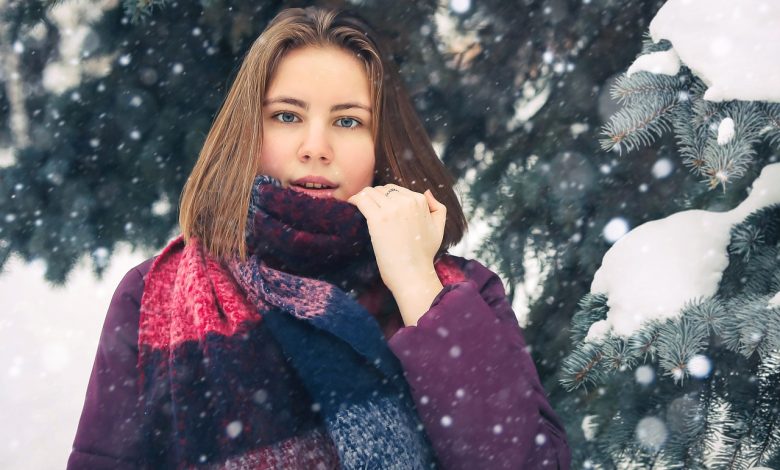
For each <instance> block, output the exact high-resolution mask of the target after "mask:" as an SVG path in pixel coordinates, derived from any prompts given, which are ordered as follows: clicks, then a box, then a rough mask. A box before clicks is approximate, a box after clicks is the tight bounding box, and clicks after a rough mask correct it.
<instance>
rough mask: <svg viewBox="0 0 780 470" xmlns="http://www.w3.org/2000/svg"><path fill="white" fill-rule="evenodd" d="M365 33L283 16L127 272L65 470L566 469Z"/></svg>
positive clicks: (448, 191)
mask: <svg viewBox="0 0 780 470" xmlns="http://www.w3.org/2000/svg"><path fill="white" fill-rule="evenodd" d="M387 57H388V56H387V55H386V53H385V51H384V49H383V48H382V46H381V45H380V43H379V40H378V37H377V35H376V33H375V32H374V30H373V28H371V26H370V25H368V24H367V23H366V22H365V21H364V20H363V19H361V18H360V17H358V16H356V15H355V14H352V13H348V12H337V11H332V10H327V9H321V8H307V9H288V10H284V11H283V12H281V13H280V14H279V15H278V16H277V17H276V18H275V19H274V20H273V21H272V22H271V23H270V24H269V26H268V27H267V28H266V30H265V31H264V32H263V33H262V34H261V36H260V37H259V38H258V39H257V40H256V41H255V43H254V44H253V45H252V47H251V49H250V50H249V52H248V53H247V55H246V57H245V59H244V61H243V63H242V66H241V68H240V70H239V73H238V75H237V77H236V80H235V83H234V84H233V86H232V87H231V89H230V91H229V92H228V95H227V97H226V100H225V102H224V104H223V106H222V109H221V110H220V112H219V114H218V116H217V117H216V120H215V122H214V124H213V126H212V128H211V130H210V132H209V134H208V136H207V138H206V142H205V144H204V146H203V149H202V151H201V153H200V156H199V159H198V161H197V163H196V165H195V167H194V169H193V171H192V174H191V175H190V177H189V179H188V181H187V183H186V185H185V188H184V191H183V194H182V199H181V203H180V225H181V229H182V235H180V236H179V237H177V238H176V239H174V240H173V241H171V242H170V243H169V245H168V246H167V247H165V248H164V249H163V250H162V252H161V253H160V254H159V255H158V256H155V257H154V258H152V259H149V260H147V261H145V262H144V263H142V264H141V265H139V266H137V267H135V268H133V269H132V270H130V272H128V274H127V275H126V276H125V278H124V279H123V280H122V282H121V283H120V285H119V287H118V288H117V291H116V293H115V295H114V298H113V300H112V303H111V306H110V307H109V311H108V314H107V318H106V323H105V325H104V327H103V332H102V335H101V338H100V345H99V349H98V354H97V357H96V360H95V365H94V368H93V372H92V376H91V378H90V383H89V386H88V391H87V398H86V401H85V405H84V411H83V413H82V417H81V422H80V424H79V429H78V431H77V434H76V438H75V442H74V448H73V452H72V454H71V457H70V460H69V462H68V467H69V468H147V467H148V468H159V467H171V468H190V467H199V466H203V467H207V468H247V469H248V468H280V469H281V468H284V469H288V468H301V469H310V468H324V469H329V468H350V469H351V468H361V469H363V468H372V469H373V468H377V469H385V468H398V469H414V468H446V469H458V468H478V467H482V468H568V467H569V449H568V447H567V444H566V438H565V432H564V430H563V428H562V427H561V424H560V421H559V420H558V418H557V417H556V416H555V414H554V412H553V411H552V409H551V408H550V405H549V403H548V402H547V400H546V398H545V395H544V391H543V389H542V387H541V385H540V383H539V379H538V376H537V373H536V370H535V368H534V366H533V363H532V361H531V358H530V356H529V354H528V353H527V351H526V349H525V342H524V340H523V337H522V332H521V330H520V327H519V326H518V324H517V321H516V319H515V316H514V314H513V312H512V309H511V307H510V305H509V302H508V300H507V298H506V296H505V294H504V289H503V286H502V284H501V281H500V279H499V278H498V276H496V275H495V274H494V273H492V272H490V271H489V270H488V269H487V268H485V267H484V266H482V265H481V264H480V263H478V262H477V261H474V260H466V259H464V258H460V257H457V256H452V255H449V254H447V253H446V250H447V248H449V247H450V246H452V245H454V244H455V243H457V242H458V241H459V240H460V239H461V237H462V235H463V231H464V230H465V228H466V221H465V218H464V216H463V213H462V210H461V208H460V205H459V203H458V200H457V197H456V195H455V193H454V192H453V189H452V185H453V180H452V177H451V176H450V175H449V174H448V172H447V170H446V168H445V167H444V166H443V165H442V164H441V162H440V161H439V159H438V158H437V156H436V154H435V153H434V151H433V148H432V146H431V143H430V140H429V138H428V136H427V135H426V133H425V131H424V128H423V126H422V125H421V123H420V121H419V119H418V117H417V116H416V114H415V112H414V109H413V107H412V105H411V103H410V100H409V98H408V96H407V95H406V94H405V92H404V91H403V88H402V86H401V80H400V78H399V75H398V73H397V71H396V70H395V69H394V67H393V64H392V62H391V61H390V60H387Z"/></svg>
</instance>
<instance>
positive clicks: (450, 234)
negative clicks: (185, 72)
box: [179, 7, 467, 260]
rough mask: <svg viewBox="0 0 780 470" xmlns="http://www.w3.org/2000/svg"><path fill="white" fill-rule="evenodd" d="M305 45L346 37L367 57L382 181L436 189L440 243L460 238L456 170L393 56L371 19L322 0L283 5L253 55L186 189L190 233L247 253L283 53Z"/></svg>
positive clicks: (218, 251) (223, 254) (183, 211)
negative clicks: (437, 145)
mask: <svg viewBox="0 0 780 470" xmlns="http://www.w3.org/2000/svg"><path fill="white" fill-rule="evenodd" d="M306 46H336V47H340V48H342V49H344V50H347V51H351V52H353V53H355V54H356V55H357V56H358V58H359V59H360V60H362V61H363V62H364V63H365V66H366V72H367V74H368V77H369V83H370V85H371V101H372V107H373V108H374V109H375V110H378V112H377V113H376V114H375V115H376V116H377V117H378V118H375V119H372V129H371V132H372V136H373V137H374V145H375V155H376V164H375V177H374V185H381V184H388V183H394V184H398V185H399V186H403V187H406V188H409V189H411V190H413V191H416V192H420V193H421V192H424V191H425V190H426V189H430V190H431V192H432V193H433V195H434V197H436V199H437V200H439V201H440V202H442V203H443V204H444V205H445V206H447V221H446V224H445V228H444V239H443V240H442V244H441V247H440V250H439V252H440V253H441V252H443V251H444V250H446V249H447V248H449V247H450V246H452V245H455V244H456V243H458V241H460V239H461V238H462V237H463V234H464V232H465V231H466V229H467V222H466V218H465V216H464V215H463V209H462V208H461V206H460V203H459V201H458V198H457V196H456V194H455V192H454V191H453V184H454V179H453V178H452V176H451V174H450V173H449V171H448V170H447V168H446V167H445V166H444V165H443V164H442V162H441V160H439V158H438V157H437V156H436V153H435V151H434V150H433V146H432V145H431V141H430V139H429V137H428V134H427V133H426V132H425V128H424V127H423V125H422V123H421V122H420V119H419V117H418V116H417V113H416V112H415V110H414V107H413V106H412V103H411V101H410V99H409V96H408V95H407V93H406V92H405V90H404V87H403V85H402V82H401V78H400V75H399V74H398V71H397V70H396V68H395V64H394V62H393V61H392V59H391V58H390V56H389V55H386V54H387V53H386V51H385V49H384V48H383V46H382V45H381V44H380V39H379V37H378V35H377V33H376V32H375V30H374V29H373V28H372V27H371V26H370V25H369V24H368V23H367V22H366V21H365V20H364V19H362V18H361V17H360V16H358V15H357V14H355V13H353V12H349V11H344V10H342V11H339V10H331V9H325V8H321V7H308V8H305V9H301V8H289V9H286V10H283V11H281V12H280V13H279V14H278V15H277V16H276V17H275V18H274V19H273V20H272V21H271V22H270V23H269V25H268V26H267V27H266V29H265V30H264V31H263V33H262V34H261V35H260V36H259V37H258V38H257V39H256V40H255V42H254V43H253V44H252V46H251V47H250V49H249V51H248V52H247V54H246V56H245V57H244V60H243V62H242V63H241V67H240V69H239V71H238V74H237V75H236V78H235V81H234V82H233V85H232V86H231V87H230V90H229V91H228V94H227V97H226V98H225V101H224V102H223V104H222V106H221V109H220V111H219V113H218V114H217V117H216V119H215V120H214V124H213V125H212V127H211V129H210V130H209V133H208V135H207V136H206V140H205V143H204V144H203V148H202V149H201V151H200V155H199V156H198V161H197V162H196V163H195V166H194V168H193V169H192V173H191V174H190V176H189V178H188V179H187V182H186V183H185V185H184V189H183V190H182V195H181V200H180V203H179V225H180V227H181V231H182V234H183V235H184V239H185V241H187V242H188V241H189V240H190V238H191V237H196V238H198V239H199V240H201V241H202V242H203V245H204V247H205V249H206V251H207V252H208V253H209V254H211V255H212V256H215V257H217V258H220V259H226V258H229V257H232V256H235V255H236V254H238V256H239V257H240V259H241V260H245V259H246V255H247V248H246V242H245V233H244V231H245V229H246V222H247V220H246V219H247V211H248V209H249V194H250V193H251V191H252V182H253V181H254V178H255V176H256V175H257V174H259V173H260V172H261V170H260V168H259V165H258V161H259V159H258V158H257V155H258V154H259V151H260V148H261V143H262V135H263V132H262V122H263V120H262V101H263V98H264V97H265V93H266V89H267V87H268V85H269V84H270V82H271V78H272V77H273V74H274V72H275V70H276V68H277V67H278V65H279V63H280V62H281V60H282V58H283V57H284V55H285V54H286V53H287V52H289V51H290V50H292V49H295V48H299V47H306ZM437 254H438V253H437Z"/></svg>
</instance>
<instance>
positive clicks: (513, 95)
mask: <svg viewBox="0 0 780 470" xmlns="http://www.w3.org/2000/svg"><path fill="white" fill-rule="evenodd" d="M52 3H54V4H55V5H51V4H52ZM68 3H80V4H87V5H89V8H87V9H86V10H85V11H87V12H89V13H88V14H87V13H85V16H84V17H83V18H81V20H82V23H84V22H88V23H89V27H88V28H87V31H86V33H85V34H84V36H83V37H82V38H81V39H82V40H81V42H80V49H79V51H78V56H77V57H78V58H77V60H76V61H75V65H76V66H77V67H78V68H79V70H80V75H79V77H78V79H77V80H75V81H74V82H73V84H72V85H69V86H63V85H62V83H63V79H62V77H60V75H62V74H64V71H63V70H65V68H67V67H68V66H71V67H73V66H74V64H73V60H72V59H71V62H68V63H66V64H61V65H60V68H56V67H54V66H53V64H55V63H58V61H59V62H61V61H62V60H63V57H64V55H63V54H64V51H65V48H64V47H63V44H65V43H66V41H71V40H73V36H74V34H76V33H75V32H74V31H73V30H67V29H66V30H63V29H62V28H61V27H60V26H59V23H57V22H55V21H53V20H52V15H51V12H52V11H53V10H52V8H54V9H56V8H59V7H61V6H63V5H64V4H68ZM311 4H318V5H327V6H336V7H346V8H352V9H355V10H356V11H358V12H359V13H361V14H362V15H363V16H365V17H366V18H367V19H369V20H370V21H371V22H372V23H374V24H375V25H376V26H377V27H378V29H379V30H380V31H381V32H382V33H383V34H384V35H385V36H386V37H387V38H388V40H389V41H388V43H389V45H390V46H391V47H392V53H393V56H394V59H395V61H396V62H397V63H398V64H399V65H400V68H401V73H402V76H403V78H404V80H405V82H406V84H407V86H408V89H409V91H410V94H411V95H412V96H413V98H414V102H415V105H416V107H417V109H418V111H419V113H420V115H421V116H422V117H423V120H424V122H425V124H426V126H427V130H428V132H429V133H430V135H431V137H432V139H433V140H434V142H435V143H436V145H437V150H439V155H440V157H441V158H442V160H443V161H444V162H445V164H446V165H447V166H448V167H449V168H450V170H451V171H452V173H453V175H454V176H455V177H456V178H457V179H458V181H459V188H460V189H461V191H462V196H463V202H464V206H465V207H466V209H467V216H469V217H470V218H472V220H475V221H476V220H479V221H481V223H483V224H486V227H487V228H488V229H489V230H488V235H487V236H486V237H485V238H484V239H483V240H482V242H481V244H480V246H479V247H478V249H477V255H476V256H477V258H478V259H480V260H481V261H483V262H485V263H486V264H488V265H491V266H492V267H494V268H496V269H497V270H498V271H499V272H500V274H501V276H502V277H503V279H504V280H505V281H506V282H507V285H508V286H509V292H508V293H509V295H510V296H512V297H513V298H514V297H515V296H518V295H525V296H528V298H529V311H528V313H527V318H526V338H527V341H528V343H529V346H530V348H531V353H532V355H533V356H534V359H535V361H536V364H537V367H538V370H539V373H540V375H541V378H542V380H543V382H544V384H545V387H546V388H547V390H548V392H550V394H551V401H552V403H553V405H554V406H555V407H556V408H558V411H559V413H561V414H565V412H566V410H562V409H560V406H562V403H564V400H563V397H564V394H565V392H563V390H562V389H561V387H560V386H559V384H558V382H557V380H556V377H555V371H556V370H557V369H558V367H559V362H560V360H561V359H562V358H563V357H564V356H565V355H566V354H567V353H568V352H569V351H570V350H571V344H570V335H569V325H570V320H571V317H572V315H573V314H574V312H575V310H576V307H577V302H578V301H579V299H580V298H581V297H582V296H583V295H584V294H586V293H587V292H588V291H589V289H590V282H591V280H592V278H593V274H594V272H595V270H596V269H597V268H598V266H599V264H600V262H601V258H602V256H603V254H604V253H605V252H606V250H607V249H608V248H609V246H610V244H611V243H612V242H614V241H615V239H616V237H615V236H614V234H615V233H616V232H617V234H618V236H619V235H620V234H622V233H624V232H625V231H626V230H628V229H629V228H631V227H635V226H637V225H639V224H641V223H643V222H645V221H647V220H652V219H658V218H661V217H664V216H666V215H669V214H671V213H673V212H677V211H679V210H681V209H685V208H690V207H697V208H709V209H717V208H729V207H732V206H733V205H734V204H735V203H736V202H737V201H738V200H741V199H742V198H743V196H744V189H745V186H747V185H748V184H749V183H750V182H751V181H752V179H753V178H744V182H737V183H735V184H734V185H733V186H732V187H731V188H730V192H729V193H728V194H724V193H721V192H719V191H708V190H707V188H706V187H705V186H704V185H701V184H700V183H699V181H697V180H696V178H695V177H693V176H692V175H690V174H689V172H688V171H687V170H686V169H685V168H683V167H682V166H681V165H680V164H679V162H680V158H679V155H677V153H676V150H675V148H674V142H673V141H672V140H671V139H670V138H666V140H662V141H661V142H660V143H659V144H658V145H656V146H655V148H652V149H644V150H640V151H638V152H634V153H633V154H632V155H630V156H628V157H626V158H621V157H620V156H619V154H617V153H615V152H606V151H604V150H602V149H601V148H600V145H599V139H600V137H602V136H601V127H602V126H603V125H604V124H605V123H606V122H608V120H609V118H610V116H611V115H612V114H613V113H614V112H615V111H616V109H617V104H616V103H615V102H614V101H613V100H612V99H611V97H610V93H609V88H610V85H611V83H612V82H613V81H614V80H615V78H616V77H617V75H618V74H619V73H620V72H622V71H624V70H625V69H626V67H627V66H628V65H629V64H630V63H631V62H632V61H633V59H634V58H635V57H636V56H637V54H638V53H639V52H640V50H641V48H642V38H643V34H644V32H645V31H646V30H647V26H648V23H649V21H650V20H651V19H652V17H653V16H654V14H655V13H656V11H657V10H658V9H659V8H660V6H661V5H662V4H663V1H662V0H511V1H510V0H479V1H477V0H474V1H473V2H470V1H469V0H452V1H446V0H443V1H434V0H421V1H403V2H385V1H379V0H361V1H359V0H353V1H350V2H344V1H336V0H333V1H320V2H303V1H263V2H258V1H248V0H201V1H198V2H196V1H183V0H180V1H172V0H126V1H119V0H103V1H94V2H91V3H87V2H77V1H76V0H72V1H71V2H68V1H60V2H47V1H39V0H35V1H33V0H27V1H9V0H5V1H0V14H1V15H2V28H0V35H1V37H0V45H1V46H2V57H3V67H2V70H0V81H2V83H3V87H2V88H0V119H2V121H3V123H4V125H3V126H2V128H1V130H0V148H4V149H5V150H4V152H3V154H2V155H1V156H0V268H1V267H2V265H3V264H4V263H5V262H6V260H7V259H8V257H9V256H10V255H11V254H12V253H17V254H18V255H20V256H21V257H23V258H24V259H25V260H28V261H29V260H33V259H41V260H43V261H45V263H46V266H47V271H46V278H47V279H48V280H50V281H52V282H54V283H64V282H65V281H66V280H67V276H68V273H69V272H70V271H71V269H72V268H73V267H74V265H75V263H76V261H77V260H78V259H79V258H80V257H81V256H83V255H88V256H90V257H91V258H92V260H93V265H94V269H95V272H96V273H97V274H98V275H99V274H100V273H101V272H102V270H103V269H104V268H105V267H106V265H107V264H108V262H109V260H110V258H111V254H112V252H113V250H114V248H115V246H116V244H117V243H118V242H128V243H130V244H131V245H132V246H134V247H141V248H145V249H149V250H156V249H159V248H161V247H162V246H164V244H165V243H166V242H167V241H168V240H169V239H170V238H171V237H172V236H173V235H175V233H177V217H178V214H177V204H178V199H179V194H180V191H181V188H182V186H183V184H184V181H185V179H186V177H187V175H188V174H189V171H190V169H191V168H192V166H193V164H194V162H195V160H196V158H197V155H198V152H199V150H200V146H201V145H202V143H203V140H204V138H205V135H206V133H207V131H208V129H209V126H210V124H211V121H212V119H213V118H214V117H215V115H216V112H217V110H218V108H219V106H220V104H221V101H222V99H223V97H224V95H225V92H226V91H227V89H228V87H229V86H230V84H231V81H232V79H233V77H234V75H235V73H236V72H237V70H238V66H239V64H240V62H241V59H242V58H243V54H244V53H245V51H246V50H247V49H248V47H249V46H250V44H251V42H252V41H253V40H254V39H255V38H256V37H257V36H258V35H259V33H260V32H261V31H262V30H263V28H264V27H265V26H266V24H267V23H268V22H269V21H270V20H271V19H272V18H273V17H274V15H275V14H276V13H277V12H278V11H279V10H280V9H282V8H286V7H301V6H307V5H311ZM58 78H60V80H59V81H58ZM58 83H59V85H58ZM66 84H67V83H66ZM529 266H536V267H537V268H538V270H539V271H540V273H539V275H538V276H537V275H535V277H538V284H539V285H538V286H537V288H536V289H531V288H530V287H528V286H525V287H524V284H523V283H524V281H526V280H527V279H528V276H527V274H528V272H527V271H528V270H529ZM534 283H535V282H529V284H534ZM523 289H528V291H527V292H526V291H525V290H523ZM521 290H522V291H521ZM567 402H571V400H567ZM569 424H571V427H570V428H569V432H570V433H581V431H580V430H579V425H578V423H569ZM575 441H576V439H575Z"/></svg>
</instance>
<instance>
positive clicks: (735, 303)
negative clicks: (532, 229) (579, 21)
mask: <svg viewBox="0 0 780 470" xmlns="http://www.w3.org/2000/svg"><path fill="white" fill-rule="evenodd" d="M669 47H670V44H669V43H668V42H667V41H660V42H659V43H653V42H652V41H650V40H649V38H648V39H646V40H645V44H644V47H643V51H642V54H651V53H655V52H659V51H665V50H668V49H669ZM706 88H707V86H706V85H705V84H704V83H703V81H702V80H701V79H700V78H699V77H698V76H696V75H695V74H693V73H692V72H691V70H689V69H688V68H687V67H685V66H683V67H681V69H680V72H679V73H678V74H677V75H671V76H670V75H662V74H654V73H648V72H637V73H633V74H631V75H630V76H629V75H624V76H622V77H620V79H618V80H617V81H616V82H615V85H614V87H613V89H612V93H613V96H614V97H615V98H616V99H618V100H620V101H621V102H622V103H623V105H624V107H623V109H621V110H620V111H618V112H617V113H615V114H614V115H613V117H612V118H611V120H610V122H609V123H607V124H606V125H605V126H604V138H603V139H602V145H603V147H604V148H605V149H608V150H618V151H629V152H630V151H636V150H637V149H639V148H642V147H646V146H649V145H651V144H653V143H654V142H656V140H657V139H658V138H661V137H663V136H665V135H668V134H673V135H674V137H675V139H676V143H677V147H678V149H679V154H680V158H681V159H682V161H683V162H684V164H685V165H686V166H687V167H688V168H689V169H690V170H691V172H692V173H693V174H694V175H696V176H697V177H698V178H699V180H700V181H701V183H700V185H702V186H705V187H707V188H708V189H715V188H719V189H721V190H722V191H723V195H724V196H725V197H728V198H730V199H731V200H733V198H735V197H742V195H743V194H744V192H743V191H742V188H744V187H745V185H746V184H747V183H748V182H750V181H752V180H753V179H754V177H755V175H756V173H757V172H758V171H759V170H761V169H762V167H764V166H765V165H766V164H767V163H768V162H772V161H774V160H775V158H774V157H772V155H773V154H774V153H775V152H777V151H778V150H779V149H780V126H779V124H780V119H779V118H780V105H778V104H777V103H769V102H754V101H738V100H734V101H724V102H712V101H707V100H705V99H704V98H703V94H704V91H705V90H706ZM724 126H726V130H725V131H724ZM732 129H733V132H730V131H731V130H732ZM702 183H703V184H702ZM775 184H776V183H775ZM735 188H736V189H735ZM729 193H730V194H729ZM725 197H724V199H725ZM679 236H680V237H685V236H691V235H690V234H686V233H680V234H679ZM727 253H728V267H727V268H726V269H725V271H723V275H722V278H721V280H720V282H719V284H718V288H717V292H716V293H715V294H714V295H712V296H710V297H706V298H694V299H690V301H689V302H688V303H687V304H686V305H685V306H684V307H683V308H682V309H681V310H680V312H679V315H677V316H674V317H672V318H668V319H666V320H662V319H657V320H652V321H649V322H646V323H645V324H643V326H642V327H641V329H639V330H636V331H634V332H633V334H631V335H630V336H628V337H626V336H625V335H619V334H613V333H608V334H606V335H604V336H598V335H595V337H588V335H589V333H590V334H592V333H593V332H594V329H593V326H594V324H597V322H602V321H604V320H605V319H606V318H607V317H608V313H609V311H610V308H609V305H608V301H609V298H608V296H607V295H605V294H604V293H600V292H591V293H588V294H586V295H584V296H583V297H582V298H581V300H580V302H579V305H578V310H577V312H576V313H575V315H574V317H573V319H572V324H571V328H570V334H571V341H572V343H573V344H574V350H573V351H572V352H571V354H570V355H569V356H568V357H566V359H565V360H564V361H563V363H562V366H561V371H560V380H561V383H562V384H563V385H564V386H565V387H566V388H567V389H569V390H572V391H573V392H572V393H571V394H570V395H569V396H568V397H566V398H564V399H562V400H561V401H560V402H559V404H558V405H559V407H560V408H561V409H565V410H569V411H570V412H571V413H567V414H565V416H566V418H567V421H568V427H567V429H568V430H569V436H570V439H571V440H572V444H573V449H574V450H575V461H576V462H578V463H579V464H580V465H584V466H585V467H588V468H633V467H632V465H633V466H637V467H639V468H686V469H688V468H690V469H697V468H729V469H731V468H739V469H743V468H750V467H753V466H758V465H764V466H768V467H772V468H778V466H780V395H778V393H777V391H778V390H780V304H778V302H777V298H776V296H777V294H778V292H780V205H777V204H775V205H770V206H768V207H764V208H762V209H760V210H758V211H756V212H754V213H752V214H751V215H750V216H748V217H747V218H746V219H745V220H744V221H742V222H741V223H739V224H737V225H735V226H733V227H732V228H731V231H730V242H729V244H728V249H727ZM686 261H687V260H686ZM691 262H698V260H691ZM636 268H637V269H642V266H637V267H636ZM648 288H649V287H648Z"/></svg>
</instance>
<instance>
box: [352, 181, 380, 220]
mask: <svg viewBox="0 0 780 470" xmlns="http://www.w3.org/2000/svg"><path fill="white" fill-rule="evenodd" d="M370 190H371V188H370V187H365V188H363V189H361V190H360V191H358V192H357V193H355V194H353V195H352V196H350V197H349V198H348V199H347V202H348V203H350V204H353V205H355V206H357V208H358V209H359V210H360V212H362V213H363V215H364V216H367V215H368V214H370V213H372V212H373V211H376V210H377V209H379V204H377V203H376V201H375V200H374V198H373V197H370V195H369V194H370V193H371V191H370Z"/></svg>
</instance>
